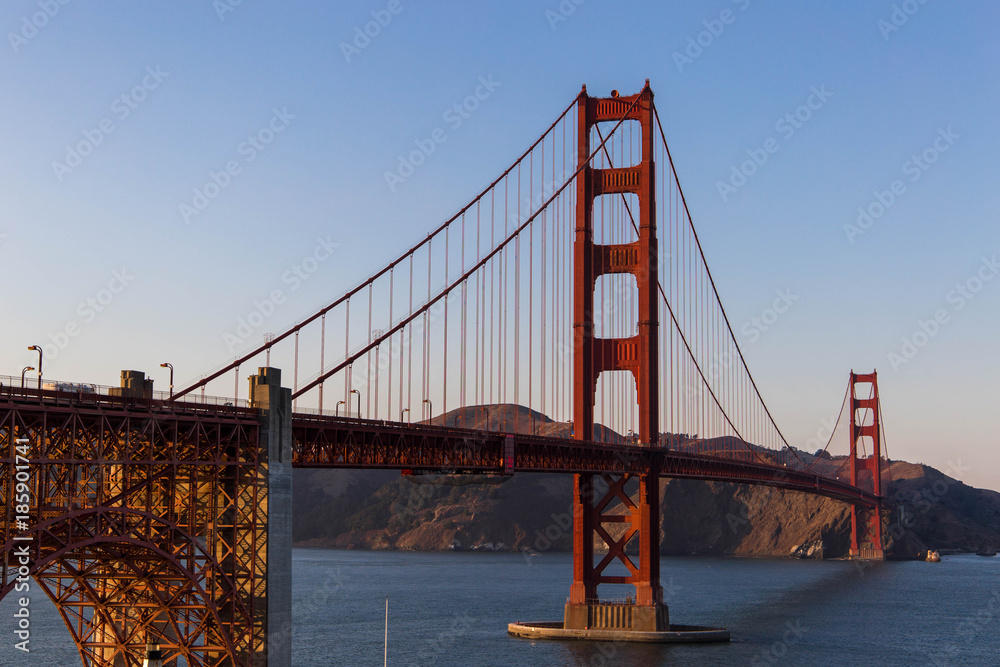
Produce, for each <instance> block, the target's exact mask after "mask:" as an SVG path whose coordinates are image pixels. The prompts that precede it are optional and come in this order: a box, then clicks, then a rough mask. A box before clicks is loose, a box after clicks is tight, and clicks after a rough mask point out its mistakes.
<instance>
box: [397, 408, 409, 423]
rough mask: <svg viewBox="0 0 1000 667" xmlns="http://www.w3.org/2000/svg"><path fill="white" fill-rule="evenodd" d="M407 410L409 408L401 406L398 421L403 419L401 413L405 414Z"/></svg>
mask: <svg viewBox="0 0 1000 667" xmlns="http://www.w3.org/2000/svg"><path fill="white" fill-rule="evenodd" d="M409 411H410V409H409V408H403V409H402V410H401V411H400V413H399V421H400V422H402V421H403V415H405V414H406V413H407V412H409Z"/></svg>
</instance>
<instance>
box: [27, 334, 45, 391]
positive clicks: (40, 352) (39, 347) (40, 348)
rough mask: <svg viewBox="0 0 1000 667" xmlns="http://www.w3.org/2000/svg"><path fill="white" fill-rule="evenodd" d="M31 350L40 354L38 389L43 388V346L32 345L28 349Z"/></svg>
mask: <svg viewBox="0 0 1000 667" xmlns="http://www.w3.org/2000/svg"><path fill="white" fill-rule="evenodd" d="M28 349H29V350H34V351H35V352H37V353H38V388H39V389H41V388H42V346H41V345H31V346H29V347H28Z"/></svg>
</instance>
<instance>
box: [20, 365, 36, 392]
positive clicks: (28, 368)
mask: <svg viewBox="0 0 1000 667" xmlns="http://www.w3.org/2000/svg"><path fill="white" fill-rule="evenodd" d="M33 370H35V367H34V366H25V367H24V370H22V371H21V389H24V374H25V373H27V372H28V371H33Z"/></svg>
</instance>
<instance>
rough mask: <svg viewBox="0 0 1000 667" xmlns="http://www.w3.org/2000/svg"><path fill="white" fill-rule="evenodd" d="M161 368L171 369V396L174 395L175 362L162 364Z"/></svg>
mask: <svg viewBox="0 0 1000 667" xmlns="http://www.w3.org/2000/svg"><path fill="white" fill-rule="evenodd" d="M160 368H169V369H170V398H173V397H174V365H173V364H160Z"/></svg>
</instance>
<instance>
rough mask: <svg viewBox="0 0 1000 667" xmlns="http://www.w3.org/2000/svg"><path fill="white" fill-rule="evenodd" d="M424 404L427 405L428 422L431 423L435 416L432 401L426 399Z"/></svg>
mask: <svg viewBox="0 0 1000 667" xmlns="http://www.w3.org/2000/svg"><path fill="white" fill-rule="evenodd" d="M424 403H426V404H427V421H428V422H429V421H430V420H431V417H433V416H434V405H433V404H432V403H431V399H429V398H425V399H424Z"/></svg>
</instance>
